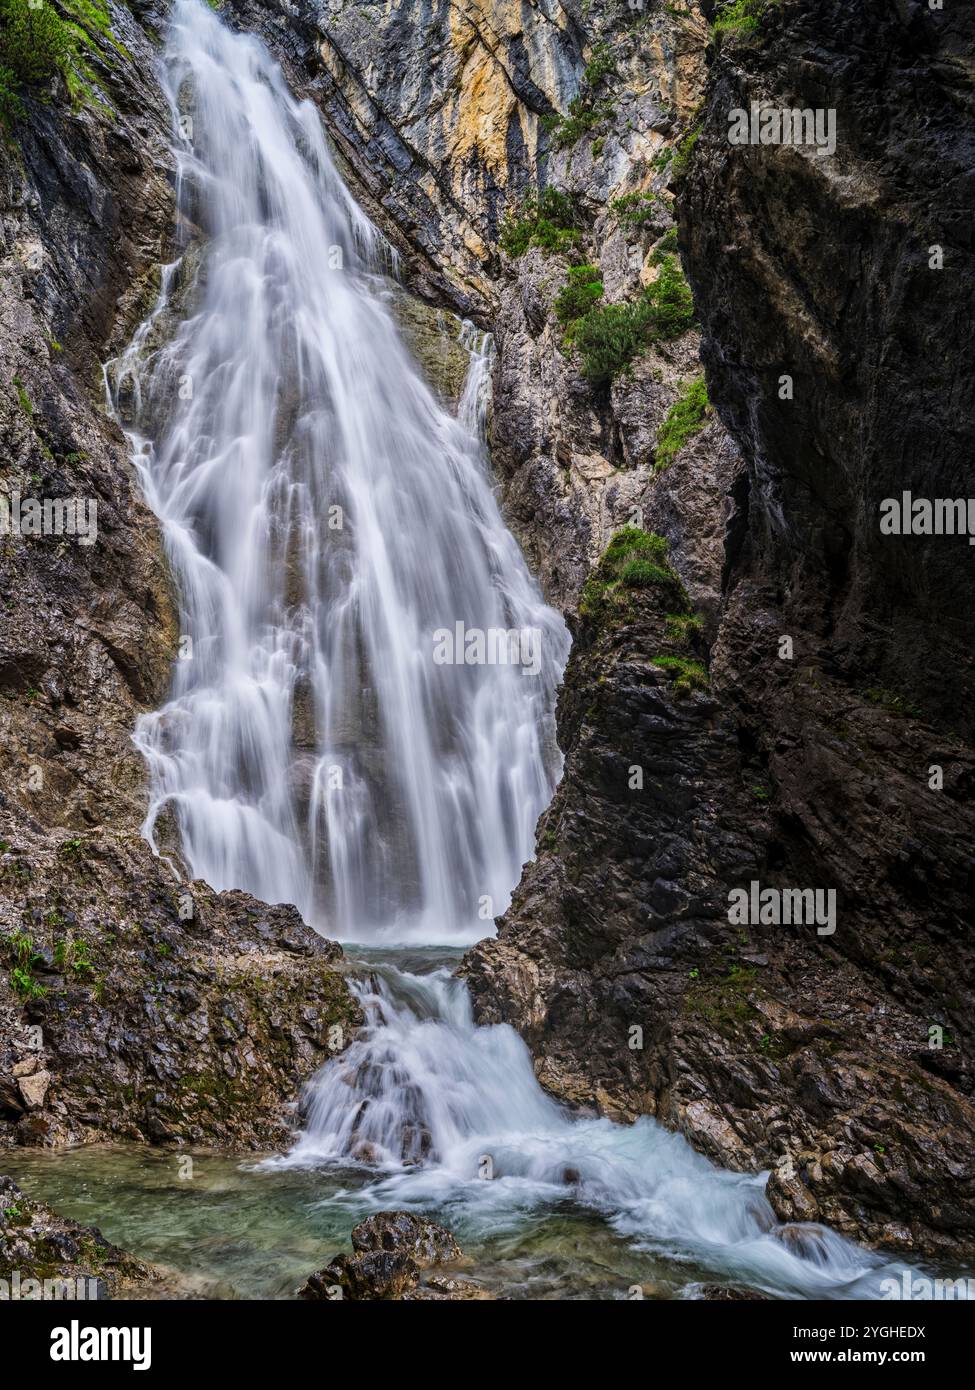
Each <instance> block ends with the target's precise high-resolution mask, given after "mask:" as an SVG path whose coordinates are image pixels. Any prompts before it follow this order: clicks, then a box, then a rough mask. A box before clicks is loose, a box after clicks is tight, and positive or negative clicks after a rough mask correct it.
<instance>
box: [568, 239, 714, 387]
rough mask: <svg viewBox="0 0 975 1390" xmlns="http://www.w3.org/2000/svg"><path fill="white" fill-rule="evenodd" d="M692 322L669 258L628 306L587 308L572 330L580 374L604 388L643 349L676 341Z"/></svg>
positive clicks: (689, 302)
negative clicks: (638, 296)
mask: <svg viewBox="0 0 975 1390" xmlns="http://www.w3.org/2000/svg"><path fill="white" fill-rule="evenodd" d="M693 322H694V301H693V299H692V297H691V291H690V287H689V286H688V284H687V281H686V280H685V279H684V277H683V275H682V274H681V270H680V266H679V265H678V264H677V262H676V260H675V259H674V257H673V256H664V258H663V260H662V262H661V264H660V273H659V275H658V276H657V278H656V280H655V281H654V282H653V284H652V285H648V286H647V288H646V289H645V290H644V291H643V294H642V295H641V296H640V298H639V299H638V300H636V302H635V303H633V304H603V305H597V306H596V307H595V308H593V309H590V310H589V312H588V313H587V314H585V315H584V317H583V318H581V319H579V321H578V322H577V323H576V325H575V327H574V329H573V340H574V342H575V346H576V350H577V351H578V353H579V357H580V361H581V366H582V374H583V376H584V377H585V378H586V380H587V381H588V382H589V383H590V385H592V386H593V387H596V388H600V387H605V386H608V385H609V383H610V382H611V381H612V380H613V378H614V377H616V376H617V375H619V373H620V372H622V371H625V370H626V368H627V367H628V366H629V365H630V363H631V362H632V361H633V359H634V357H636V356H638V354H639V353H641V352H642V351H643V350H644V349H645V348H646V347H648V346H649V345H650V344H651V343H652V342H655V341H667V340H669V339H671V338H677V337H679V336H680V334H681V333H684V332H685V331H686V330H687V329H688V328H690V327H691V325H692V324H693Z"/></svg>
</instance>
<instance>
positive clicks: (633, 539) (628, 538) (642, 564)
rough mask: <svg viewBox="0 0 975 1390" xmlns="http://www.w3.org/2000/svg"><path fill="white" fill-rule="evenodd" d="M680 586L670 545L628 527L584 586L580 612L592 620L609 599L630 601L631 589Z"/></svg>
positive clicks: (612, 542) (607, 550)
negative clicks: (628, 592)
mask: <svg viewBox="0 0 975 1390" xmlns="http://www.w3.org/2000/svg"><path fill="white" fill-rule="evenodd" d="M658 584H659V585H669V584H673V585H677V586H678V587H679V585H680V581H679V579H678V578H677V575H676V574H675V573H674V571H673V570H672V569H671V567H670V564H669V562H668V559H667V542H666V540H665V539H664V537H663V536H658V535H657V534H656V533H655V532H653V531H642V530H641V529H640V527H639V526H624V527H623V528H622V530H620V531H617V532H616V534H615V535H614V536H613V538H612V539H611V541H610V543H609V545H608V546H607V547H606V549H605V551H604V552H603V557H602V559H601V560H600V561H599V564H598V565H597V566H596V568H595V569H594V570H593V572H592V574H590V576H589V578H588V579H587V580H586V582H585V584H584V585H583V589H582V595H581V598H580V601H579V612H580V614H581V615H582V616H583V617H591V616H593V615H594V614H595V613H596V611H597V610H598V609H599V608H600V607H601V606H602V604H603V603H604V602H605V601H606V600H610V601H612V600H614V599H619V600H621V601H624V602H625V600H626V597H627V592H626V591H627V590H632V589H647V588H650V587H651V586H653V585H658Z"/></svg>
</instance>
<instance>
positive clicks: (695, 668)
mask: <svg viewBox="0 0 975 1390" xmlns="http://www.w3.org/2000/svg"><path fill="white" fill-rule="evenodd" d="M651 660H652V661H653V664H654V666H659V667H660V668H661V669H662V670H663V671H665V672H666V674H667V675H668V676H669V677H670V679H671V681H672V682H673V685H674V694H675V695H691V694H693V692H694V691H695V690H707V688H708V673H707V671H706V670H705V669H704V666H703V665H702V664H701V662H700V661H694V660H693V659H692V658H691V657H689V656H655V657H652V658H651Z"/></svg>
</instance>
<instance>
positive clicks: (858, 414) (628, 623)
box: [467, 0, 975, 1253]
mask: <svg viewBox="0 0 975 1390" xmlns="http://www.w3.org/2000/svg"><path fill="white" fill-rule="evenodd" d="M712 8H713V7H712ZM971 28H972V17H971V15H970V14H963V13H962V12H961V11H960V10H959V9H958V8H957V7H956V9H955V12H954V14H953V16H952V17H951V18H950V19H946V18H945V16H944V15H935V14H933V13H932V12H929V11H928V10H927V9H926V8H925V7H921V6H916V5H904V6H895V5H887V4H882V3H879V0H878V3H876V4H871V3H867V4H864V5H862V6H852V7H851V6H848V5H845V4H839V3H837V4H835V5H821V4H815V5H813V4H809V3H798V2H797V3H790V0H785V2H784V3H782V4H780V5H775V6H772V7H770V8H769V9H768V10H767V11H766V13H765V14H764V15H763V16H762V19H761V21H760V28H759V29H758V30H757V31H752V32H748V31H746V32H744V33H740V34H734V33H731V34H726V35H725V36H724V38H723V40H722V41H721V42H720V43H718V42H713V43H712V45H711V47H710V49H709V58H710V60H711V62H710V71H709V76H708V82H707V88H706V93H705V100H704V102H703V104H702V107H701V109H700V111H699V113H697V115H696V116H695V119H694V126H693V129H694V130H699V133H698V136H697V139H696V142H695V144H694V148H693V155H692V157H691V158H690V159H689V161H688V162H687V163H688V170H687V172H686V174H682V175H679V176H677V177H676V178H674V179H673V184H674V186H676V187H677V189H678V218H679V224H680V247H681V252H682V257H683V261H684V265H685V267H686V269H687V273H688V276H689V278H690V281H691V284H692V286H693V289H694V293H695V307H696V310H697V313H698V316H699V319H700V322H701V325H702V330H703V360H704V362H705V365H706V368H707V376H708V385H709V390H710V395H711V399H712V401H713V402H714V405H715V408H716V410H717V412H718V414H719V416H720V417H721V419H722V421H723V422H724V424H725V425H726V426H727V427H728V428H729V430H730V432H731V434H732V436H733V437H734V439H735V441H736V443H737V444H738V445H739V447H740V449H741V452H742V456H743V458H744V462H745V468H744V471H743V472H736V473H735V474H734V476H733V477H732V478H731V479H730V480H729V478H728V476H727V475H725V476H724V478H723V479H722V476H721V471H720V469H719V468H717V467H716V466H715V460H716V456H715V455H714V453H713V451H712V452H710V453H709V454H707V455H706V456H705V461H704V479H703V482H704V487H705V495H706V488H707V480H708V478H710V480H711V486H712V505H713V509H714V512H715V513H717V512H719V511H720V509H721V504H722V492H724V493H725V497H724V505H725V507H726V509H727V511H726V517H727V530H726V532H725V536H724V543H723V545H722V546H721V547H720V550H721V555H720V560H719V563H718V572H715V571H712V573H711V581H712V583H713V584H714V585H715V586H716V588H717V589H718V590H720V600H719V604H718V614H717V623H716V630H712V632H711V633H710V634H709V635H710V636H713V641H711V643H710V648H709V652H708V654H707V664H708V667H709V676H710V689H709V691H708V692H707V693H704V692H699V693H690V694H688V695H687V696H686V697H685V698H684V699H683V700H676V701H675V700H674V699H673V698H672V693H673V692H672V690H671V689H669V688H668V686H667V683H666V681H665V680H664V679H663V672H662V671H661V668H660V666H659V665H658V664H657V662H656V661H655V655H656V654H659V653H661V652H662V653H664V654H666V653H667V652H668V650H669V649H668V648H667V647H666V646H665V645H664V644H663V640H662V639H663V635H664V633H663V621H664V618H665V615H666V613H667V612H668V611H672V600H671V599H669V598H668V597H667V595H666V594H661V593H657V592H655V591H653V590H648V591H646V592H645V593H643V594H640V595H636V596H633V595H631V596H630V597H629V598H628V599H627V602H626V604H625V605H624V607H623V608H622V610H620V611H616V610H614V609H612V608H610V609H608V610H607V609H606V608H605V607H602V608H599V609H597V610H595V611H590V612H588V613H585V612H584V613H583V616H582V620H581V622H580V623H579V625H578V629H577V640H576V646H575V649H574V652H573V655H572V658H571V660H570V665H569V670H568V673H567V679H566V685H565V688H564V690H563V692H562V697H561V702H560V707H559V728H560V739H561V743H562V747H563V749H564V750H565V752H566V775H565V779H564V781H563V783H562V785H561V787H560V788H559V791H558V793H557V796H556V799H555V802H554V803H553V806H552V807H551V808H550V810H549V811H548V813H547V814H546V816H545V817H544V818H543V821H542V823H541V826H540V836H539V842H538V859H537V860H536V862H535V863H534V864H532V865H529V866H528V867H527V869H526V873H525V876H524V879H523V882H522V885H521V887H520V889H519V891H518V893H517V894H516V897H515V901H514V903H513V905H512V907H511V909H510V910H509V912H508V913H507V915H506V917H505V918H504V919H503V920H502V922H501V925H500V930H499V936H498V940H497V941H496V942H487V943H482V945H481V946H479V947H478V948H476V949H475V951H474V952H473V953H472V955H471V956H470V957H469V958H468V967H467V968H468V972H469V978H470V981H471V987H472V990H473V992H474V995H475V999H476V1001H477V1008H478V1010H479V1013H480V1016H481V1017H482V1018H484V1019H485V1020H488V1019H491V1020H497V1019H502V1018H504V1019H507V1020H509V1021H511V1022H513V1023H515V1025H516V1026H517V1027H518V1028H519V1029H520V1030H521V1031H522V1032H523V1034H524V1035H525V1036H526V1038H527V1039H528V1040H529V1042H530V1044H531V1046H532V1048H533V1050H534V1052H535V1055H536V1059H537V1070H538V1074H539V1076H540V1078H541V1079H542V1081H543V1082H544V1084H546V1085H547V1086H548V1087H549V1088H550V1089H552V1090H553V1091H554V1092H555V1093H557V1094H560V1095H563V1096H565V1097H566V1098H568V1099H570V1100H572V1101H575V1102H577V1103H579V1104H584V1105H585V1104H592V1103H595V1104H596V1105H597V1106H598V1107H599V1108H601V1109H604V1110H607V1111H609V1112H610V1113H618V1114H622V1115H628V1114H635V1113H640V1112H650V1113H655V1114H657V1115H659V1116H660V1117H661V1118H662V1119H663V1120H665V1121H666V1122H667V1123H670V1124H673V1125H675V1126H677V1127H679V1128H680V1129H682V1130H683V1132H684V1133H685V1134H687V1135H688V1137H689V1138H690V1139H691V1141H692V1142H693V1143H694V1144H695V1145H696V1146H698V1147H700V1148H702V1149H703V1150H704V1151H705V1152H708V1153H710V1154H712V1155H713V1156H714V1157H716V1158H718V1159H719V1160H720V1161H721V1162H723V1163H726V1164H729V1165H731V1166H735V1167H744V1168H755V1167H760V1166H768V1167H770V1168H771V1169H772V1177H771V1180H770V1184H769V1195H770V1197H771V1199H772V1201H773V1204H774V1205H775V1207H776V1209H777V1210H778V1211H779V1213H780V1215H782V1216H783V1217H784V1218H801V1219H821V1220H825V1221H827V1222H829V1223H830V1224H832V1225H834V1226H836V1227H837V1228H839V1229H842V1230H845V1231H847V1232H849V1233H850V1234H852V1235H854V1236H857V1237H859V1238H863V1239H866V1240H869V1241H871V1242H875V1243H881V1244H886V1245H890V1246H894V1247H899V1248H915V1249H924V1250H928V1251H938V1252H944V1253H947V1252H949V1251H951V1252H954V1253H957V1252H958V1251H960V1250H963V1249H964V1250H968V1251H970V1250H971V1248H972V1245H973V1242H975V1226H973V1219H972V1215H971V1200H972V1194H973V1181H975V1172H973V1165H972V1161H971V1157H970V1155H971V1151H972V1139H973V1136H975V1110H973V1108H972V1104H971V1089H972V1080H973V1075H972V1070H971V1066H970V1061H969V1060H968V1059H969V1056H970V1047H969V1043H968V1041H967V1039H968V1037H969V1030H970V1019H971V1003H972V994H971V991H972V978H973V976H972V964H973V962H972V944H971V935H970V930H969V920H970V912H971V899H972V887H973V877H972V869H973V859H972V844H973V831H975V813H973V809H972V805H971V790H972V773H973V768H975V762H973V754H972V749H971V746H970V743H969V742H968V740H967V737H966V736H967V734H968V731H969V730H970V727H971V725H970V700H967V699H966V693H967V692H968V691H969V690H970V683H971V669H972V668H971V637H970V626H971V621H972V620H971V613H972V604H971V585H972V582H973V580H972V574H973V570H972V568H971V558H970V557H971V553H972V552H971V550H970V548H969V547H968V546H967V544H966V541H965V538H964V537H961V538H953V537H950V536H945V537H942V536H930V537H915V536H908V537H903V538H901V537H893V536H882V535H881V533H880V529H879V506H880V502H881V501H882V500H883V499H884V498H886V497H890V496H899V495H900V493H901V491H902V489H910V490H912V492H913V493H914V494H915V495H916V496H924V497H929V498H936V497H964V496H965V495H966V493H967V491H968V490H969V489H968V488H967V483H966V478H967V476H969V474H970V470H969V469H968V468H967V466H966V465H967V463H968V460H969V459H970V457H971V443H972V441H971V430H972V420H973V414H972V411H971V391H972V385H971V378H970V373H968V372H967V368H966V362H967V360H968V358H969V357H970V355H971V354H970V336H971V328H970V322H969V315H968V314H967V312H966V310H967V305H968V303H969V302H970V301H971V298H972V288H973V280H972V257H971V251H972V245H971V216H970V207H971V168H972V157H971V152H972V123H971V114H972V87H971V69H970V61H969V60H967V59H966V58H965V54H968V55H970V53H971V51H972V41H971V40H972V35H971ZM753 99H764V100H767V101H770V102H771V103H772V104H773V105H782V106H790V107H792V106H796V107H804V106H810V107H828V106H833V107H835V108H836V109H837V118H838V131H839V134H838V144H837V150H836V154H835V157H827V156H825V155H816V154H814V153H812V152H810V151H809V150H805V149H787V148H782V147H772V148H768V147H744V148H743V147H736V146H732V145H731V144H729V141H728V139H727V133H728V125H729V122H728V113H729V110H730V109H731V108H732V107H742V108H746V109H747V108H748V107H749V103H750V101H751V100H753ZM935 245H941V246H942V247H943V251H944V267H945V268H944V269H943V270H940V271H938V270H934V269H929V268H928V259H929V254H932V253H931V252H930V248H931V247H933V246H935ZM783 374H788V375H790V376H792V378H793V385H794V391H793V399H792V400H789V401H785V400H781V399H780V398H779V378H780V377H781V376H782V375H783ZM675 467H677V465H675ZM664 480H666V486H667V487H668V488H669V489H670V490H671V491H672V492H673V491H674V490H676V494H677V498H678V501H679V500H680V498H681V496H682V494H683V495H685V496H686V491H685V489H684V488H682V485H681V481H680V478H679V476H678V477H675V476H674V475H673V473H672V472H671V473H668V474H665V475H664ZM701 481H702V480H701V478H700V476H699V477H698V485H699V486H700V485H701ZM729 483H730V485H729ZM661 485H662V484H661V483H656V482H655V483H652V484H651V487H650V491H649V498H648V499H647V501H648V503H649V504H650V506H651V514H653V510H652V499H653V498H654V497H655V496H656V495H657V489H658V487H660V486H661ZM658 505H659V504H658ZM672 539H674V540H675V542H676V544H675V546H674V548H673V550H672V561H673V564H674V567H675V568H676V569H677V570H678V571H679V572H681V573H682V574H683V573H684V569H685V567H686V563H687V551H686V543H685V541H684V540H683V539H682V538H681V537H680V536H675V537H672ZM708 558H710V560H711V561H714V560H715V559H716V558H717V557H716V555H715V553H714V551H713V550H712V551H710V552H707V553H706V554H705V555H704V556H699V561H702V562H704V563H705V567H706V562H707V560H708ZM697 577H698V579H699V580H700V579H701V577H702V572H701V570H700V568H699V571H698V576H697ZM706 587H707V585H706V584H705V588H706ZM695 597H696V596H695ZM783 637H788V638H790V639H791V653H790V652H789V649H788V648H787V647H783V645H782V640H781V639H782V638H783ZM664 669H666V668H664ZM635 767H641V768H642V777H643V781H642V786H639V787H634V786H633V783H632V780H631V779H632V774H633V770H634V768H635ZM939 769H940V772H939V771H938V770H939ZM752 880H757V881H759V882H760V883H761V884H762V885H763V886H765V885H769V886H776V885H777V886H779V887H780V888H785V887H819V888H822V889H824V890H828V889H833V890H834V891H835V892H836V895H837V922H836V930H835V933H834V934H831V935H828V936H827V935H823V936H820V935H818V933H817V931H816V928H815V927H813V926H806V927H787V926H779V927H775V926H765V927H763V926H760V925H754V924H753V925H751V926H748V927H746V928H741V927H736V926H732V924H731V923H730V922H729V920H728V894H729V892H730V890H731V889H732V888H735V887H738V886H745V887H747V886H748V885H749V883H750V882H751V881H752ZM634 1028H639V1029H642V1035H641V1034H634V1033H633V1032H632V1031H631V1030H632V1029H634Z"/></svg>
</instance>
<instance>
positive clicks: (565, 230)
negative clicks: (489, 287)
mask: <svg viewBox="0 0 975 1390" xmlns="http://www.w3.org/2000/svg"><path fill="white" fill-rule="evenodd" d="M578 226H579V215H578V213H577V211H576V206H575V202H574V201H573V199H572V198H571V197H570V196H569V195H568V194H567V193H562V192H561V191H560V190H559V189H557V188H546V189H543V191H542V192H541V193H540V194H539V195H538V196H537V197H531V198H528V199H527V200H526V202H525V203H524V204H523V205H522V207H521V209H520V211H519V214H518V215H517V216H514V215H511V216H509V217H507V218H506V219H505V221H504V222H503V224H502V227H501V236H500V241H501V246H502V249H503V250H504V251H505V252H506V253H507V255H509V256H511V257H512V258H513V259H514V258H517V257H518V256H523V255H524V254H525V252H526V251H527V250H528V248H529V247H530V246H537V247H539V248H541V250H543V251H562V252H565V251H569V250H570V249H571V248H572V247H573V246H575V244H576V243H577V242H578V240H579V231H578Z"/></svg>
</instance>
